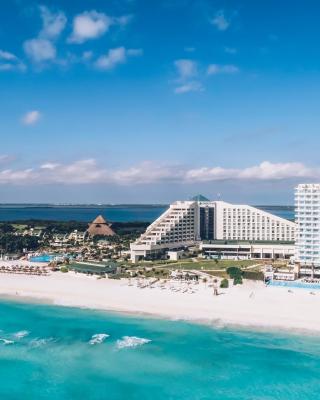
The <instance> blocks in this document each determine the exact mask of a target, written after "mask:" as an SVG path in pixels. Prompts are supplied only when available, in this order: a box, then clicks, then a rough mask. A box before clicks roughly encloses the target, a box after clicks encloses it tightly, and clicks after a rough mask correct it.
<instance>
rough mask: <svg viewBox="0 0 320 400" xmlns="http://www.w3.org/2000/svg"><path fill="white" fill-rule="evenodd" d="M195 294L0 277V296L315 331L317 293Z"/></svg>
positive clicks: (66, 278)
mask: <svg viewBox="0 0 320 400" xmlns="http://www.w3.org/2000/svg"><path fill="white" fill-rule="evenodd" d="M197 287H198V290H197V291H196V293H193V294H191V293H181V292H173V291H171V290H169V289H165V290H161V289H160V288H158V287H156V288H154V289H150V288H144V289H141V288H138V287H136V286H128V281H127V280H121V281H119V280H108V279H100V280H98V279H96V278H95V277H88V276H85V275H82V274H74V273H68V274H63V273H60V272H56V273H53V274H52V275H50V276H47V277H43V276H26V275H14V274H0V295H2V296H6V295H9V296H15V297H17V298H19V297H29V298H33V299H36V300H38V301H39V300H41V301H45V302H48V303H53V304H57V305H65V306H75V307H87V308H93V309H103V310H109V311H119V312H127V313H145V314H150V315H151V314H152V315H155V316H159V317H165V318H170V319H185V320H191V321H197V322H204V323H210V324H215V325H218V326H221V325H229V324H230V325H241V326H254V327H260V328H267V329H270V328H271V329H274V328H277V329H285V330H306V331H316V332H319V333H320V317H319V308H320V292H315V295H311V294H310V292H309V291H308V290H304V289H293V293H289V292H288V290H287V289H285V288H275V287H268V288H266V287H265V286H264V285H263V284H262V283H254V282H248V281H247V282H245V284H244V285H240V286H236V287H231V288H229V289H219V293H220V295H219V296H213V291H212V288H211V287H205V285H204V284H203V283H201V284H199V285H197Z"/></svg>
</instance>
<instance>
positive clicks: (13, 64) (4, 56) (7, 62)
mask: <svg viewBox="0 0 320 400" xmlns="http://www.w3.org/2000/svg"><path fill="white" fill-rule="evenodd" d="M25 69H26V66H25V65H24V64H23V62H21V61H20V60H19V58H18V57H17V56H16V55H14V54H13V53H10V52H8V51H5V50H0V71H11V70H20V71H24V70H25Z"/></svg>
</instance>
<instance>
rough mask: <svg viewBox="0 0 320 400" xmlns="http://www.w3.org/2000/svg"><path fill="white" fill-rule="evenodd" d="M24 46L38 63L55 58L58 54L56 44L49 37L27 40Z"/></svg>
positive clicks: (27, 52) (26, 51)
mask: <svg viewBox="0 0 320 400" xmlns="http://www.w3.org/2000/svg"><path fill="white" fill-rule="evenodd" d="M23 48H24V51H25V53H26V54H27V56H28V57H29V58H30V59H31V60H32V61H33V62H36V63H41V62H45V61H51V60H54V59H55V58H56V54H57V51H56V48H55V46H54V44H53V43H52V42H51V41H50V40H47V39H30V40H26V41H25V42H24V44H23Z"/></svg>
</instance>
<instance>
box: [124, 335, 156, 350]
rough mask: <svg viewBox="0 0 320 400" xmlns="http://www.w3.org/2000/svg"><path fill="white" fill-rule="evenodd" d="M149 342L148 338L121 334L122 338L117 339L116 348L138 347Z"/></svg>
mask: <svg viewBox="0 0 320 400" xmlns="http://www.w3.org/2000/svg"><path fill="white" fill-rule="evenodd" d="M150 342H151V340H150V339H144V338H139V337H136V336H123V337H122V339H119V340H117V348H118V349H124V348H125V347H138V346H142V345H144V344H146V343H150Z"/></svg>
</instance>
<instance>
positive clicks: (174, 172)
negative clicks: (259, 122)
mask: <svg viewBox="0 0 320 400" xmlns="http://www.w3.org/2000/svg"><path fill="white" fill-rule="evenodd" d="M291 179H294V180H310V179H316V180H318V179H320V167H314V168H311V167H307V166H305V165H304V164H303V163H299V162H289V163H272V162H270V161H264V162H262V163H260V164H259V165H255V166H251V167H246V168H242V169H241V168H224V167H219V166H214V167H202V168H194V169H187V168H185V167H184V166H179V165H178V166H177V165H174V166H173V165H164V164H161V165H159V164H157V163H154V162H150V161H146V162H144V163H141V164H139V165H136V166H132V167H129V168H127V169H119V170H107V169H106V168H103V167H101V166H99V165H98V164H97V162H96V160H94V159H86V160H79V161H75V162H72V163H69V164H60V163H54V162H48V163H45V164H43V165H41V166H40V167H34V168H27V169H22V170H19V169H17V170H12V169H4V170H0V183H11V184H26V183H27V182H28V184H52V183H56V184H68V185H73V184H95V183H102V184H103V183H111V184H117V185H136V184H153V183H159V182H179V183H184V184H195V183H199V182H215V181H226V180H227V181H234V182H236V181H257V182H258V181H280V180H283V181H285V180H291Z"/></svg>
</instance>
